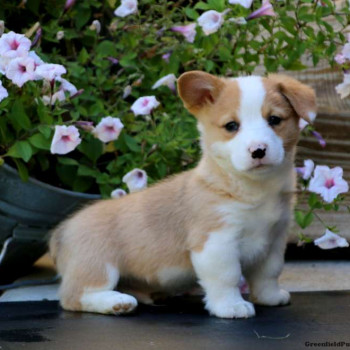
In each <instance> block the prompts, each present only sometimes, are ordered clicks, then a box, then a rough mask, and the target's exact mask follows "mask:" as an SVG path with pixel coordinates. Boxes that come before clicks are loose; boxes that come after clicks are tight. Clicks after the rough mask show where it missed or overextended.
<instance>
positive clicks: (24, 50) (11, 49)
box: [0, 32, 31, 58]
mask: <svg viewBox="0 0 350 350" xmlns="http://www.w3.org/2000/svg"><path fill="white" fill-rule="evenodd" d="M30 46H31V41H30V40H29V39H28V38H26V37H25V36H24V35H23V34H17V33H14V32H9V33H6V34H3V35H2V36H1V37H0V56H3V57H5V58H17V57H24V56H27V55H28V52H29V50H30Z"/></svg>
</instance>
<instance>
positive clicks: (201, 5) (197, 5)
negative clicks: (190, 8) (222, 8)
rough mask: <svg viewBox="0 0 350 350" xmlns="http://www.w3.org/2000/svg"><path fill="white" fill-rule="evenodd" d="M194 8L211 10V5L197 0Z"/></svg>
mask: <svg viewBox="0 0 350 350" xmlns="http://www.w3.org/2000/svg"><path fill="white" fill-rule="evenodd" d="M194 8H195V9H198V10H205V11H206V10H210V6H209V5H208V4H206V3H205V2H203V1H200V2H197V4H196V5H195V6H194Z"/></svg>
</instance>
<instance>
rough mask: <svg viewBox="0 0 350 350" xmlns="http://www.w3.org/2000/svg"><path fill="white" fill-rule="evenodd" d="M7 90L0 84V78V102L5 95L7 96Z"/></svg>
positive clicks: (0, 82)
mask: <svg viewBox="0 0 350 350" xmlns="http://www.w3.org/2000/svg"><path fill="white" fill-rule="evenodd" d="M8 95H9V94H8V92H7V90H6V89H5V88H4V87H3V86H2V81H1V80H0V102H1V101H2V100H3V99H4V98H6V97H8Z"/></svg>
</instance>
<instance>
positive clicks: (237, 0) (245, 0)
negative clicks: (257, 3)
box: [228, 0, 253, 9]
mask: <svg viewBox="0 0 350 350" xmlns="http://www.w3.org/2000/svg"><path fill="white" fill-rule="evenodd" d="M228 2H229V3H230V4H232V5H237V4H238V5H241V6H243V7H245V8H246V9H249V8H250V7H251V6H252V3H253V0H229V1H228Z"/></svg>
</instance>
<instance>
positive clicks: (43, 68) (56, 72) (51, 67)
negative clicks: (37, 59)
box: [35, 63, 67, 81]
mask: <svg viewBox="0 0 350 350" xmlns="http://www.w3.org/2000/svg"><path fill="white" fill-rule="evenodd" d="M66 72H67V71H66V68H64V67H63V66H62V65H60V64H52V63H44V64H42V65H40V66H39V67H37V69H36V71H35V73H36V74H37V76H38V77H40V78H42V79H46V80H49V81H51V80H54V79H55V78H58V77H60V76H61V75H62V74H65V73H66Z"/></svg>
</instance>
